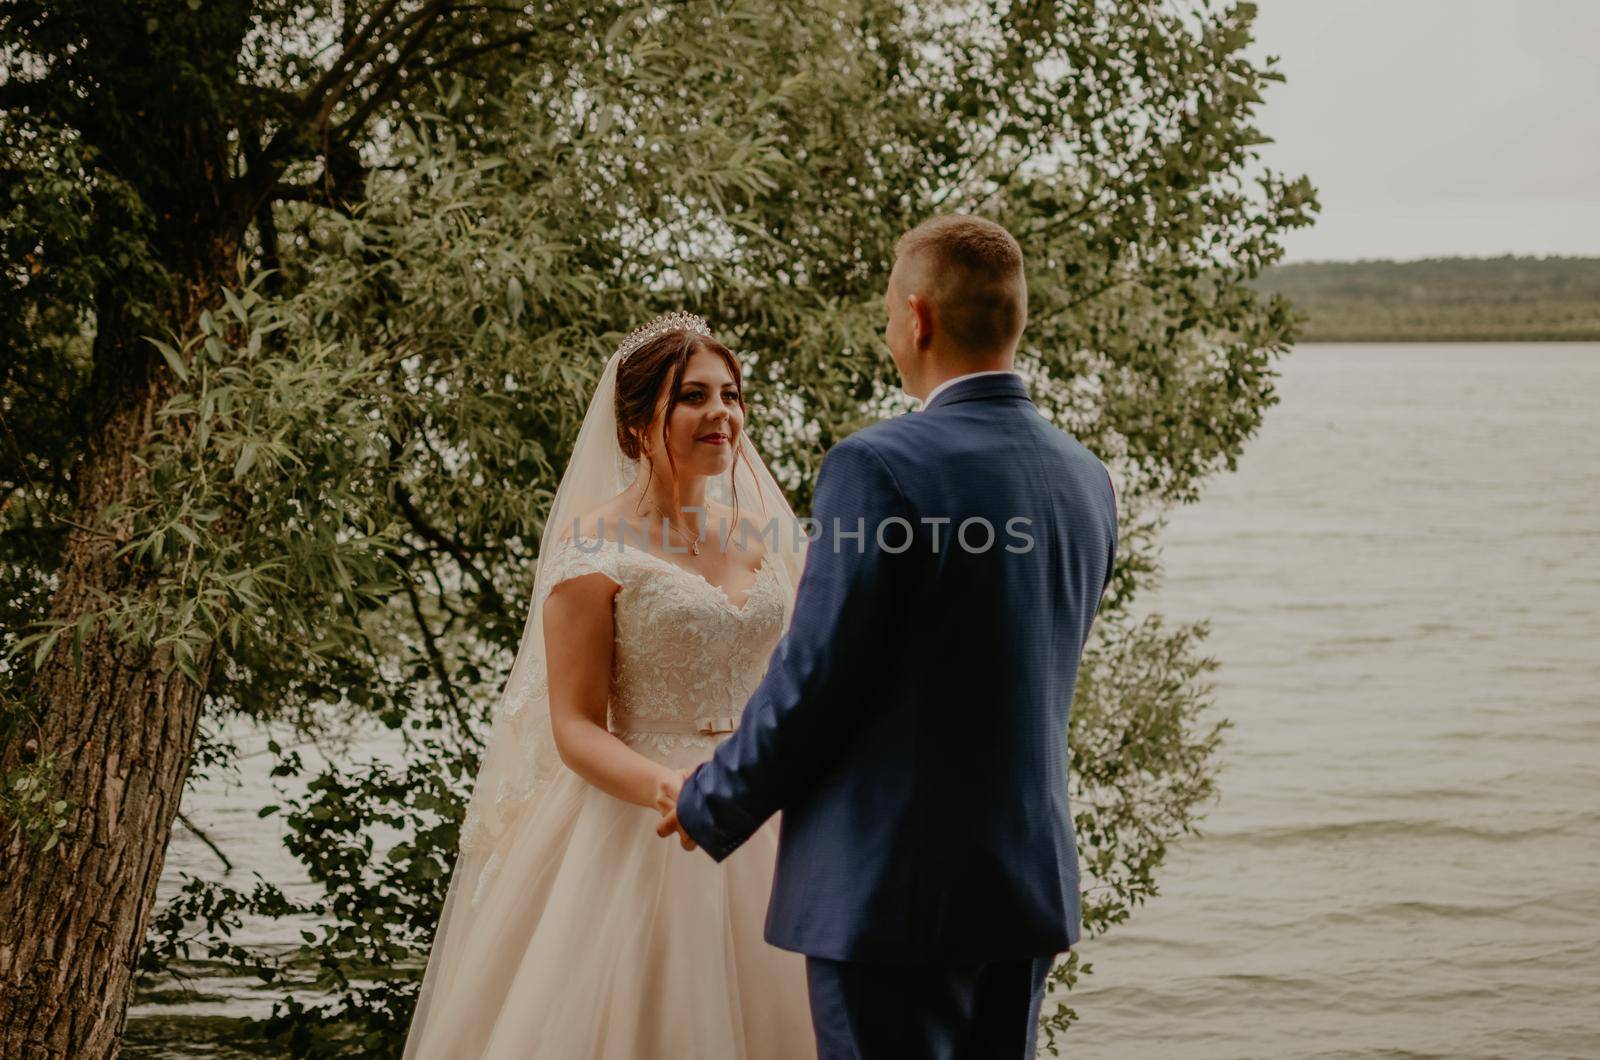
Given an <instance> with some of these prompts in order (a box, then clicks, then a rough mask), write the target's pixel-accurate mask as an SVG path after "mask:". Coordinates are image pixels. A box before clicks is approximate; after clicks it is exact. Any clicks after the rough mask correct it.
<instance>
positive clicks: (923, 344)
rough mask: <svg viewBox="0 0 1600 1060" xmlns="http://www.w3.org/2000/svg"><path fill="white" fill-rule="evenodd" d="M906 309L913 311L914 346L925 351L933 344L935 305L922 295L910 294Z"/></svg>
mask: <svg viewBox="0 0 1600 1060" xmlns="http://www.w3.org/2000/svg"><path fill="white" fill-rule="evenodd" d="M906 307H907V308H908V309H909V310H910V311H911V341H912V344H913V345H915V346H916V348H917V349H919V350H925V349H927V348H928V347H929V346H930V345H932V344H933V303H932V302H929V301H928V300H927V299H926V298H924V297H922V296H921V295H920V294H908V295H906Z"/></svg>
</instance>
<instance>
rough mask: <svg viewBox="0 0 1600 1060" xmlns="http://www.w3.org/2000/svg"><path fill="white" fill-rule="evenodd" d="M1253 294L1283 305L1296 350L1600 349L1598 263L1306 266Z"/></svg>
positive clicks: (1283, 270) (1275, 274) (1288, 269)
mask: <svg viewBox="0 0 1600 1060" xmlns="http://www.w3.org/2000/svg"><path fill="white" fill-rule="evenodd" d="M1252 286H1254V287H1256V288H1257V289H1258V290H1261V291H1264V292H1271V293H1276V294H1281V295H1283V296H1284V297H1285V298H1287V299H1288V300H1289V303H1290V304H1291V305H1292V306H1293V307H1294V309H1295V312H1296V314H1297V315H1298V316H1299V317H1300V324H1299V328H1298V330H1297V333H1296V336H1295V338H1296V341H1298V342H1330V343H1331V342H1343V343H1380V342H1600V258H1572V257H1565V258H1562V257H1556V258H1532V257H1510V256H1507V257H1497V258H1427V259H1422V260H1419V261H1376V260H1366V261H1352V262H1305V263H1301V264H1294V265H1276V266H1273V267H1272V268H1270V269H1268V270H1266V272H1264V273H1263V274H1262V275H1261V277H1260V278H1259V279H1257V280H1256V281H1255V283H1254V284H1253V285H1252Z"/></svg>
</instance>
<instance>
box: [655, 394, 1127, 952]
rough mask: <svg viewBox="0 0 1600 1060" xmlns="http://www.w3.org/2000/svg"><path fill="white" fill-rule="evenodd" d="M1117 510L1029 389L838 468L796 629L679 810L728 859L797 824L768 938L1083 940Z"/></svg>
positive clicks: (865, 451) (825, 945)
mask: <svg viewBox="0 0 1600 1060" xmlns="http://www.w3.org/2000/svg"><path fill="white" fill-rule="evenodd" d="M1115 500H1116V498H1115V494H1114V492H1113V490H1112V486H1111V482H1110V478H1109V476H1108V474H1107V472H1106V468H1105V465H1103V464H1102V463H1101V462H1100V461H1099V459H1097V458H1096V457H1095V456H1094V454H1092V453H1090V452H1089V451H1088V450H1087V449H1085V448H1084V447H1083V445H1082V444H1080V443H1079V442H1077V441H1076V440H1075V439H1073V438H1071V437H1070V436H1068V435H1067V434H1065V433H1064V432H1062V431H1061V430H1059V429H1057V428H1056V427H1054V426H1052V425H1051V424H1050V423H1049V422H1048V421H1047V420H1046V419H1045V418H1044V416H1043V415H1042V414H1041V413H1040V412H1039V410H1038V409H1037V407H1035V405H1034V404H1033V402H1032V401H1031V400H1030V399H1029V397H1028V391H1027V387H1026V384H1024V383H1023V382H1022V380H1021V379H1020V378H1019V377H1017V376H1015V375H1009V374H1008V375H990V376H977V377H974V378H972V379H962V380H957V381H956V382H954V383H952V384H951V385H950V386H948V387H947V388H945V389H944V390H943V391H941V392H940V393H939V394H938V395H936V396H935V398H934V400H933V401H932V402H930V403H929V404H928V405H927V407H926V408H924V409H923V410H921V411H919V412H914V413H908V414H906V415H903V416H899V417H896V418H894V419H891V420H886V421H884V422H882V423H878V424H874V425H873V426H871V427H868V428H866V429H864V430H862V431H859V432H857V433H856V434H854V435H852V436H850V437H849V438H847V439H845V440H844V441H842V442H840V443H839V444H838V445H836V446H835V447H834V448H833V449H831V450H830V451H829V452H828V454H827V457H826V458H825V459H824V461H823V464H822V468H821V470H820V472H819V474H818V478H817V489H816V495H815V503H814V504H813V508H812V517H813V518H815V519H816V520H818V521H819V523H820V524H821V525H820V528H819V536H817V537H816V538H815V539H814V540H813V541H812V543H811V547H810V551H809V553H808V555H807V557H806V566H805V572H804V574H803V575H802V577H801V579H800V584H799V586H798V588H797V595H796V599H795V609H794V616H793V620H792V622H791V624H790V628H789V630H788V632H787V633H786V634H785V635H784V637H783V638H782V639H781V640H780V641H779V643H778V646H777V648H776V649H775V651H774V653H773V658H772V661H771V663H770V665H769V667H768V669H767V672H766V676H765V677H764V678H763V679H762V682H761V685H760V687H759V688H758V689H757V690H756V692H755V694H754V695H753V696H752V697H751V699H750V702H749V704H748V705H747V706H746V708H745V711H744V715H743V718H742V719H741V721H740V724H739V726H738V729H737V730H736V731H735V732H734V733H733V734H732V735H731V736H729V737H728V739H727V740H725V741H724V742H723V743H722V744H721V745H720V746H719V747H718V748H717V750H716V753H715V756H714V757H713V758H712V759H711V760H710V761H708V762H707V763H705V764H704V765H702V766H701V767H700V768H699V769H698V770H696V771H695V773H694V775H693V776H692V777H690V778H689V779H688V780H687V781H686V782H685V784H684V786H683V791H682V794H681V795H680V797H679V801H678V813H679V820H680V822H681V823H682V825H683V827H684V829H685V830H686V831H687V832H688V833H689V834H690V835H691V836H692V837H693V838H694V839H695V841H696V842H698V843H699V844H700V845H701V846H702V847H704V848H705V850H706V851H707V852H708V853H710V854H711V856H712V857H714V858H716V859H717V860H719V861H720V860H721V859H723V858H725V857H727V856H728V855H729V854H730V853H732V852H733V851H734V850H735V849H736V848H737V847H738V846H739V844H741V843H742V842H744V841H745V839H747V838H748V837H749V836H750V835H751V834H752V833H753V832H754V831H755V830H756V829H757V828H758V827H760V826H761V824H762V823H763V822H764V821H766V820H767V818H769V817H770V816H772V814H774V813H777V812H778V811H780V810H781V811H782V812H783V818H782V825H781V831H780V837H781V838H780V841H779V850H778V864H777V870H776V876H775V878H774V882H773V891H772V901H771V905H770V906H769V908H768V913H767V924H766V937H767V941H768V942H770V943H772V944H773V945H775V946H778V947H781V948H783V949H788V950H796V951H799V952H801V953H805V954H809V955H811V956H814V957H826V958H831V959H833V960H862V961H885V962H947V963H954V962H965V961H985V960H996V959H1002V958H1010V957H1023V956H1041V955H1045V954H1050V953H1059V952H1061V951H1062V950H1064V949H1066V948H1068V947H1069V946H1071V945H1072V944H1073V943H1075V942H1076V941H1077V939H1078V934H1079V930H1080V916H1081V912H1080V905H1079V902H1080V895H1079V881H1078V852H1077V844H1076V841H1075V839H1074V836H1073V828H1072V812H1071V807H1070V806H1069V805H1068V801H1067V721H1068V714H1069V711H1070V707H1071V704H1072V693H1073V687H1074V685H1075V683H1076V681H1077V674H1078V661H1079V658H1080V656H1081V653H1082V650H1083V645H1084V641H1085V639H1086V638H1087V637H1088V635H1089V629H1090V626H1091V625H1092V624H1093V622H1094V618H1095V612H1096V610H1097V608H1098V606H1099V603H1100V598H1101V594H1102V593H1103V592H1104V590H1105V587H1106V585H1107V582H1108V580H1109V578H1110V575H1111V570H1112V565H1113V562H1114V561H1115V558H1116V540H1117V517H1116V503H1115ZM985 526H987V527H989V528H990V529H991V530H992V534H993V541H992V543H990V541H989V537H990V534H989V532H988V531H986V530H985ZM880 528H881V529H880ZM858 529H860V530H861V531H862V533H861V534H860V536H859V537H858V536H855V532H856V531H857V530H858ZM908 541H909V542H910V544H909V547H903V546H905V545H906V543H907V542H908ZM985 545H987V547H984V546H985Z"/></svg>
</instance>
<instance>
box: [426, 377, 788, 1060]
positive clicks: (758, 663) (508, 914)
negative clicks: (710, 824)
mask: <svg viewBox="0 0 1600 1060" xmlns="http://www.w3.org/2000/svg"><path fill="white" fill-rule="evenodd" d="M621 352H622V351H621V350H619V354H620V353H621ZM618 359H619V358H618V357H617V356H616V355H614V356H613V358H612V360H611V362H610V363H608V365H607V368H606V371H605V373H604V374H603V376H602V379H601V383H600V386H599V388H598V389H597V391H596V394H595V398H594V400H593V401H592V402H591V405H590V409H589V415H588V416H587V417H586V418H585V422H584V426H583V428H581V429H580V431H579V440H578V444H577V446H576V447H575V449H574V455H573V459H572V462H571V463H570V464H569V467H568V470H567V473H566V475H565V476H563V480H562V484H561V487H560V489H559V490H558V492H557V496H556V501H555V503H554V505H553V506H552V516H551V519H550V520H549V521H548V522H547V524H546V531H545V535H544V543H543V545H542V547H541V552H540V555H541V559H540V563H539V567H538V574H537V578H536V581H535V588H534V599H533V604H532V607H531V608H530V612H529V618H528V623H527V626H526V628H525V631H524V635H523V642H522V646H521V648H520V649H519V651H518V656H517V660H516V663H515V664H514V666H513V669H512V674H511V678H510V680H509V681H508V682H507V688H506V691H505V693H504V694H503V697H502V702H501V706H500V708H499V709H498V710H497V712H496V717H495V723H494V729H493V732H492V733H491V736H490V738H489V742H488V746H487V751H486V754H485V759H484V764H483V766H482V768H481V770H480V772H479V775H478V780H477V784H476V787H475V789H474V793H473V798H472V801H471V806H470V809H469V811H468V816H467V819H466V821H465V823H464V824H463V829H462V839H461V853H460V857H459V858H458V861H457V866H456V870H455V874H454V876H453V877H452V879H451V883H450V888H449V892H448V894H447V897H446V900H445V906H444V912H443V914H442V915H441V917H440V925H439V930H438V932H437V934H436V936H435V939H434V945H433V950H432V953H431V954H430V957H429V963H428V968H427V972H426V975H425V977H424V980H423V986H422V990H421V993H420V994H419V998H418V1003H417V1009H416V1013H415V1015H414V1017H413V1022H412V1025H411V1032H410V1035H409V1037H408V1040H407V1042H406V1049H405V1054H404V1055H405V1057H406V1060H513V1058H515V1060H602V1058H603V1060H789V1058H794V1060H814V1058H815V1056H816V1046H815V1042H814V1038H813V1032H812V1028H811V1018H810V1007H809V1002H808V998H807V992H806V981H805V964H804V958H803V957H802V956H801V955H799V954H795V953H789V952H786V951H783V950H778V949H776V948H773V947H771V946H769V945H768V944H767V943H766V942H765V941H764V940H763V938H762V930H763V924H764V921H765V914H766V905H767V899H768V896H769V894H770V892H771V888H772V875H773V867H774V862H775V859H776V853H777V838H778V834H777V824H776V822H775V821H769V822H768V823H767V825H766V826H765V827H763V828H762V829H761V831H760V832H758V833H757V834H756V835H755V836H754V837H752V839H751V840H750V841H749V842H748V843H746V844H745V846H744V847H742V848H741V849H740V850H739V851H738V852H737V853H735V854H734V855H733V856H732V857H730V858H728V859H727V860H726V861H724V862H722V863H721V864H718V863H716V862H714V861H712V860H711V858H709V857H707V856H706V855H705V854H704V853H702V852H700V851H693V852H686V851H684V850H683V849H682V848H681V847H680V846H679V844H678V842H677V840H676V839H661V838H659V837H658V836H657V835H656V832H655V826H656V823H657V822H658V821H659V819H660V818H659V815H658V813H657V812H656V811H655V810H653V809H649V808H646V807H641V806H636V805H633V804H631V803H628V802H624V801H622V800H620V799H617V798H615V797H613V796H611V795H608V794H606V793H605V792H603V791H601V790H600V789H598V788H596V787H594V786H592V785H590V784H589V783H588V782H587V781H585V780H584V779H583V778H582V777H580V776H578V775H577V774H576V773H573V772H572V771H571V770H569V769H567V768H566V767H565V766H564V765H562V764H561V763H560V761H559V757H558V756H556V755H555V754H554V751H553V746H552V744H553V741H552V739H551V737H550V735H549V715H548V709H549V703H548V680H547V675H546V671H545V666H544V658H543V654H544V653H543V643H542V618H541V612H542V605H543V601H544V598H545V597H546V596H547V595H548V593H549V591H550V589H551V588H552V587H553V586H555V585H557V584H559V583H560V582H562V581H565V580H567V579H569V578H573V577H579V576H581V575H584V574H590V573H600V574H603V575H604V576H606V577H607V578H609V579H611V580H612V581H613V582H615V583H616V584H617V585H619V586H620V589H619V590H618V592H617V593H616V595H615V597H614V603H613V624H614V650H613V662H612V690H611V702H610V706H609V709H608V713H609V718H608V726H609V728H610V729H611V731H612V732H614V733H616V734H617V735H618V737H619V738H620V739H622V740H624V741H625V742H626V743H628V744H629V745H630V746H631V747H633V748H634V749H636V750H637V751H638V752H639V753H641V754H643V755H646V756H648V757H650V758H652V759H655V760H657V761H660V762H663V763H666V764H667V765H670V766H673V767H675V768H684V769H687V768H690V767H692V766H694V765H696V764H698V763H700V762H702V761H704V760H705V759H707V758H709V757H710V756H711V753H712V751H713V749H714V748H715V746H716V743H717V741H719V740H721V739H724V738H726V733H727V732H728V731H730V730H731V728H732V725H733V724H734V722H736V720H737V716H738V715H739V713H740V712H741V711H742V710H743V708H744V704H745V701H746V700H747V699H748V697H749V695H750V694H751V693H752V692H753V691H754V690H755V688H756V686H757V685H758V684H759V683H760V681H761V678H762V676H763V674H764V673H765V670H766V666H767V662H768V659H769V658H770V656H771V654H772V650H773V648H774V646H775V645H776V643H777V642H778V639H779V637H780V635H781V634H782V632H783V631H784V629H785V628H786V625H787V622H788V619H789V617H790V609H791V608H792V605H793V596H794V585H795V582H796V581H797V580H798V573H799V567H800V563H801V561H802V559H803V548H802V547H801V546H799V545H795V546H793V547H791V546H790V544H789V541H788V539H785V541H784V542H782V543H781V544H780V545H779V547H768V549H767V554H766V556H765V557H764V558H763V560H762V562H761V565H760V568H759V569H758V571H757V574H756V578H755V581H754V583H753V584H752V585H751V586H750V588H749V589H748V590H747V591H745V592H744V594H743V598H742V599H738V600H735V599H732V598H730V596H729V595H728V592H727V591H724V590H723V589H721V588H719V587H717V586H715V585H713V584H712V583H711V582H709V581H707V580H706V579H705V578H703V577H701V576H700V575H699V574H697V573H695V572H694V571H692V570H690V569H689V568H687V567H684V566H680V565H679V564H677V563H675V562H673V560H671V559H670V558H667V557H665V556H662V555H658V554H656V553H654V552H650V551H647V550H646V549H645V548H643V547H642V545H640V544H639V543H638V542H636V541H632V540H630V541H626V542H624V543H623V545H622V546H619V544H618V543H617V542H615V541H602V540H599V539H595V538H589V537H573V536H571V530H570V528H571V527H573V526H574V525H575V523H574V522H573V518H574V515H575V514H576V513H579V512H582V511H584V510H586V509H587V508H589V507H592V506H593V505H594V504H595V503H596V502H597V498H601V497H603V496H605V495H614V493H615V492H617V491H619V490H620V487H619V486H618V483H621V484H622V485H626V484H627V482H628V481H631V476H632V475H633V474H635V473H637V471H638V470H639V469H638V468H633V467H628V466H626V464H625V462H624V461H622V460H621V453H620V450H617V447H616V446H615V444H614V442H612V443H611V444H609V450H610V452H607V451H606V450H607V448H608V446H607V441H608V439H614V438H615V428H614V418H613V416H612V414H611V405H612V398H611V396H610V395H612V394H614V382H615V368H616V362H617V361H618ZM602 454H603V459H602ZM752 455H753V454H752ZM727 477H728V479H729V481H728V482H725V483H713V484H711V485H712V486H714V487H715V488H710V487H708V494H711V495H712V496H713V499H720V495H729V496H731V495H732V492H733V487H737V490H738V495H739V497H740V498H741V503H742V506H743V507H744V509H745V510H746V511H748V510H749V509H750V504H751V501H752V500H756V501H759V503H760V504H761V506H762V507H764V508H766V509H767V510H768V512H769V514H775V515H777V516H778V517H779V518H780V519H783V520H792V518H793V514H792V512H790V511H789V509H788V505H787V503H786V502H784V501H783V499H782V493H781V491H780V490H778V488H777V486H776V484H775V483H774V482H773V481H772V479H771V476H770V474H768V473H767V471H766V467H765V465H764V464H762V463H761V462H760V459H759V457H756V458H755V460H754V461H753V470H752V468H751V466H749V465H748V464H746V463H745V462H742V461H741V463H740V464H737V465H736V467H735V470H734V472H732V473H731V474H730V475H729V476H727ZM785 525H787V523H785ZM733 591H734V592H735V593H737V592H738V591H739V589H738V588H737V587H735V588H734V589H733Z"/></svg>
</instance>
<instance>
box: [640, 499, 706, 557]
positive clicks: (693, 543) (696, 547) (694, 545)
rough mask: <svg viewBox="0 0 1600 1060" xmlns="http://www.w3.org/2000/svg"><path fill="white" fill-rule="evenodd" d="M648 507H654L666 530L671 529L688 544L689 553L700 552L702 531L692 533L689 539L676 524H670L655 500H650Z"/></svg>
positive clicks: (696, 554) (697, 553) (669, 520)
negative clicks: (665, 525) (692, 537)
mask: <svg viewBox="0 0 1600 1060" xmlns="http://www.w3.org/2000/svg"><path fill="white" fill-rule="evenodd" d="M650 507H652V508H655V510H656V514H658V515H660V516H661V521H662V522H663V523H666V524H667V529H668V530H671V531H672V532H673V533H675V534H677V535H678V536H679V537H681V538H683V540H684V542H685V543H687V544H688V546H689V555H691V556H698V555H699V554H700V538H701V537H703V536H704V534H703V533H702V534H696V535H694V539H693V540H690V539H689V535H687V534H685V533H684V532H683V531H682V530H679V529H678V528H677V527H676V526H674V525H673V524H672V520H671V519H669V518H667V513H666V512H664V511H662V510H661V509H660V507H658V506H657V505H656V502H655V501H651V502H650Z"/></svg>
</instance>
